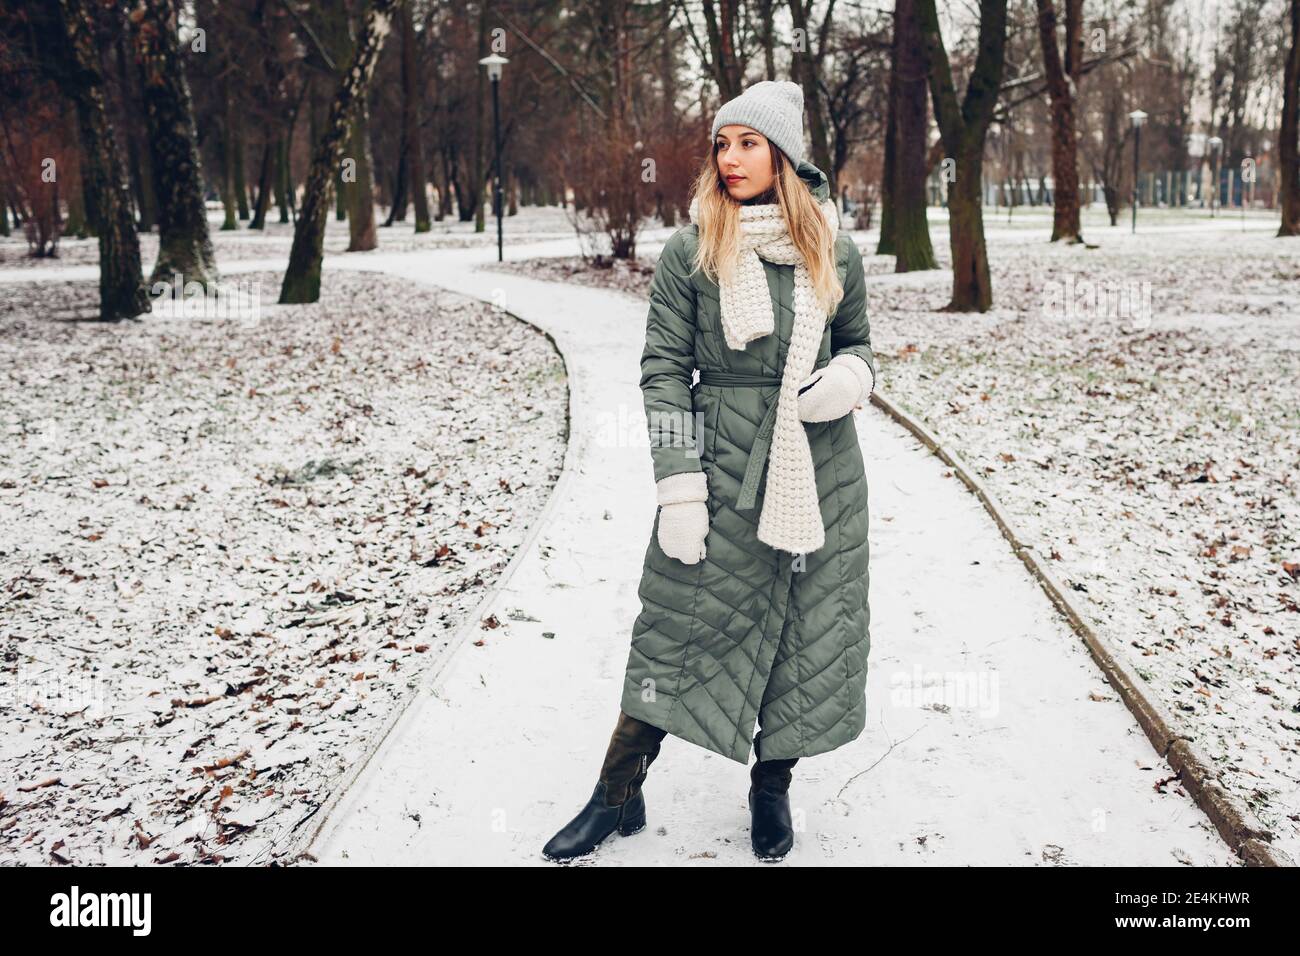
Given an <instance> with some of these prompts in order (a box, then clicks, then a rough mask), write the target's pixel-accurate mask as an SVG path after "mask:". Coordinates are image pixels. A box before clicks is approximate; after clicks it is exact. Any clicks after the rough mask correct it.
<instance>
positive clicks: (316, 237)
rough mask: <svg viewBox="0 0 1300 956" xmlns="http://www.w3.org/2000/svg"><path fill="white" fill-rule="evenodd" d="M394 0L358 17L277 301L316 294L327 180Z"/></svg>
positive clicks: (377, 2)
mask: <svg viewBox="0 0 1300 956" xmlns="http://www.w3.org/2000/svg"><path fill="white" fill-rule="evenodd" d="M397 2H398V0H373V2H372V3H371V5H370V7H369V8H368V9H367V10H366V12H365V14H364V16H363V17H362V23H361V30H360V35H359V37H358V39H357V43H356V49H355V52H354V53H353V55H352V59H351V62H350V63H349V64H348V67H347V69H346V70H345V71H344V72H343V74H342V76H341V77H340V80H339V86H338V90H337V91H336V92H335V94H334V100H333V102H332V103H331V104H330V112H329V118H328V119H327V120H326V122H325V130H324V133H323V135H322V136H321V138H320V140H319V141H318V142H317V144H316V148H315V152H314V153H313V155H312V162H311V171H310V172H309V173H308V175H307V187H306V191H305V193H304V195H303V201H302V211H301V213H300V214H299V216H298V223H297V225H296V226H295V228H294V231H293V248H292V250H291V251H290V253H289V268H288V270H287V271H286V272H285V274H284V283H283V284H282V285H281V287H280V302H281V303H285V304H295V303H299V304H300V303H305V302H315V301H317V300H318V299H319V298H320V270H321V255H322V250H323V247H324V242H325V220H326V217H327V216H328V215H329V200H330V184H331V181H332V178H333V173H334V170H335V169H337V168H338V165H339V160H340V159H341V158H342V155H343V145H344V141H345V139H346V137H347V133H348V128H349V126H350V123H349V120H350V119H351V116H352V113H353V112H354V110H355V109H356V107H357V106H358V105H359V102H360V101H361V100H362V99H363V98H364V96H365V93H366V87H367V86H368V85H369V83H370V76H371V74H372V73H373V72H374V68H375V61H376V60H377V59H378V58H379V50H380V48H381V47H382V46H383V44H384V37H385V36H386V35H387V34H388V27H389V23H390V21H391V19H392V15H393V10H394V8H395V7H396V6H397Z"/></svg>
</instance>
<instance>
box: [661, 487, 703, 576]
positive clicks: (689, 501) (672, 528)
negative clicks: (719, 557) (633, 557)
mask: <svg viewBox="0 0 1300 956" xmlns="http://www.w3.org/2000/svg"><path fill="white" fill-rule="evenodd" d="M655 489H656V492H657V494H658V498H659V504H660V505H661V506H662V508H661V510H660V512H659V547H660V548H662V549H663V552H664V554H666V555H668V557H670V558H676V559H677V560H678V561H681V562H682V563H683V564H695V563H696V562H697V561H703V560H704V553H705V548H704V538H705V536H706V535H707V534H708V533H709V506H708V504H707V503H706V502H708V500H709V483H708V478H707V476H706V475H705V474H704V472H702V471H685V472H681V473H679V474H676V475H668V476H667V477H666V478H660V479H659V480H658V481H657V482H655Z"/></svg>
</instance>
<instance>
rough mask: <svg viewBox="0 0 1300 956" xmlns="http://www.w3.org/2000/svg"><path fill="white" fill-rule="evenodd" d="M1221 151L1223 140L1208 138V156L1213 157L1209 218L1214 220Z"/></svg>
mask: <svg viewBox="0 0 1300 956" xmlns="http://www.w3.org/2000/svg"><path fill="white" fill-rule="evenodd" d="M1222 151H1223V140H1221V139H1220V138H1219V137H1217V136H1211V137H1210V155H1211V156H1213V157H1214V159H1213V161H1212V162H1211V163H1210V165H1211V167H1212V168H1213V169H1214V191H1213V192H1212V193H1210V218H1211V219H1213V218H1214V210H1215V207H1216V206H1218V204H1219V153H1221V152H1222Z"/></svg>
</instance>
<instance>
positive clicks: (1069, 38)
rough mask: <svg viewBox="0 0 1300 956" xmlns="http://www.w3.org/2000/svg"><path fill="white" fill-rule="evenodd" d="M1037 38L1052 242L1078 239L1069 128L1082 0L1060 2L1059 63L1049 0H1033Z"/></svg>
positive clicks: (1073, 134)
mask: <svg viewBox="0 0 1300 956" xmlns="http://www.w3.org/2000/svg"><path fill="white" fill-rule="evenodd" d="M1037 3H1038V37H1039V40H1040V41H1041V43H1042V47H1043V67H1044V71H1045V73H1046V74H1047V96H1048V100H1049V103H1050V105H1051V114H1052V178H1053V179H1054V180H1055V182H1056V185H1055V188H1053V190H1052V239H1051V241H1052V242H1056V241H1057V240H1058V239H1063V240H1065V241H1066V242H1069V243H1073V242H1082V241H1083V234H1082V229H1081V228H1080V223H1079V146H1078V134H1077V131H1076V130H1075V126H1074V102H1075V97H1076V96H1077V95H1078V86H1077V84H1078V81H1079V76H1078V73H1079V61H1080V59H1082V50H1083V48H1082V43H1083V33H1082V26H1081V23H1082V16H1083V0H1065V63H1064V64H1062V62H1061V53H1060V50H1058V49H1057V46H1056V6H1055V0H1037Z"/></svg>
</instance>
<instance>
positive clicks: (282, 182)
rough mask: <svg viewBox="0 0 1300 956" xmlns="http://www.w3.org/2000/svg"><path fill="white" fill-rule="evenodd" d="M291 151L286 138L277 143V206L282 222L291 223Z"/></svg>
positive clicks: (278, 140)
mask: <svg viewBox="0 0 1300 956" xmlns="http://www.w3.org/2000/svg"><path fill="white" fill-rule="evenodd" d="M288 153H289V150H288V148H287V147H286V144H285V138H284V137H283V136H281V137H280V138H279V139H277V140H276V141H275V205H276V207H277V208H278V209H279V210H280V221H281V222H288V221H289V158H288Z"/></svg>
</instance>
